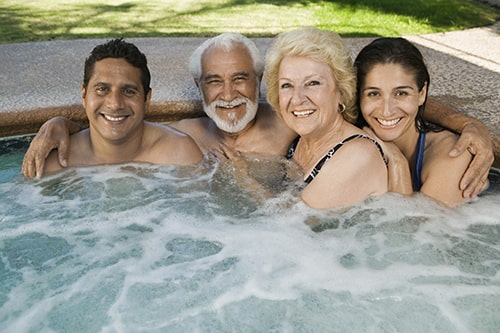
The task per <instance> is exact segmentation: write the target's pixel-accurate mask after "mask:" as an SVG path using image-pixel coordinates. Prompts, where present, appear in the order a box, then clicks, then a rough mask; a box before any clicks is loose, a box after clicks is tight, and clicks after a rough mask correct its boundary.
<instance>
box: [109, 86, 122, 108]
mask: <svg viewBox="0 0 500 333" xmlns="http://www.w3.org/2000/svg"><path fill="white" fill-rule="evenodd" d="M106 107H107V108H108V109H110V110H112V111H117V110H122V109H124V107H125V100H124V98H123V95H122V93H121V91H119V90H112V91H111V92H110V93H109V94H108V95H107V96H106Z"/></svg>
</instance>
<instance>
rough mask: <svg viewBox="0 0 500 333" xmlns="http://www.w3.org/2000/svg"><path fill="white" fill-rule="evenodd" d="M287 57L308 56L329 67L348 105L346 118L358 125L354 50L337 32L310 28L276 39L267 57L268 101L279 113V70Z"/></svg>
mask: <svg viewBox="0 0 500 333" xmlns="http://www.w3.org/2000/svg"><path fill="white" fill-rule="evenodd" d="M286 56H299V57H307V58H310V59H312V60H314V61H317V62H320V63H324V64H327V65H328V66H329V67H330V69H331V70H332V73H333V76H334V78H335V80H336V83H337V87H338V89H339V91H340V94H341V96H342V100H343V102H344V104H345V111H344V112H342V116H343V117H344V119H345V120H347V121H349V122H350V123H355V122H356V119H357V117H358V112H357V110H356V108H355V102H356V73H355V71H354V67H353V64H352V58H351V54H350V50H349V48H348V47H347V46H346V45H345V44H344V42H343V41H342V39H341V38H340V36H339V35H338V34H337V33H335V32H333V31H327V30H321V29H318V28H314V27H306V28H300V29H296V30H291V31H286V32H282V33H280V34H279V35H278V36H276V37H275V39H274V41H273V43H272V45H271V47H270V49H269V51H268V52H267V55H266V70H265V78H266V83H267V92H266V96H267V101H268V102H269V104H271V106H272V107H273V109H274V110H275V111H277V110H279V83H278V81H279V67H280V64H281V61H282V60H283V58H284V57H286ZM278 114H279V112H278Z"/></svg>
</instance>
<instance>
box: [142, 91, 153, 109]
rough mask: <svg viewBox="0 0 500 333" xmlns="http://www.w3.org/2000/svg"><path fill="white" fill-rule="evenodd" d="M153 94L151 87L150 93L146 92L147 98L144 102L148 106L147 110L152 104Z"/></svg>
mask: <svg viewBox="0 0 500 333" xmlns="http://www.w3.org/2000/svg"><path fill="white" fill-rule="evenodd" d="M152 94H153V89H149V91H148V93H147V94H146V100H145V101H144V104H145V106H146V110H148V109H149V105H150V104H151V95H152Z"/></svg>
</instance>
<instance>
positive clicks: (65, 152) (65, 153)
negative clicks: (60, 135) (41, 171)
mask: <svg viewBox="0 0 500 333" xmlns="http://www.w3.org/2000/svg"><path fill="white" fill-rule="evenodd" d="M69 146H70V142H69V141H66V140H63V141H61V142H60V144H59V147H58V149H57V157H58V159H59V164H60V165H61V166H62V167H63V168H65V167H67V166H68V158H69V148H70V147H69Z"/></svg>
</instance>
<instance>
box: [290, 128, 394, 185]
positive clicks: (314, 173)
mask: <svg viewBox="0 0 500 333" xmlns="http://www.w3.org/2000/svg"><path fill="white" fill-rule="evenodd" d="M357 138H363V139H368V140H370V141H371V142H373V143H374V144H375V145H376V146H377V148H378V150H379V151H380V154H381V155H382V158H383V159H384V162H385V163H386V164H387V161H386V160H385V156H384V152H383V151H382V147H380V145H379V143H378V142H377V141H375V140H373V139H372V138H370V137H369V136H366V135H363V134H354V135H351V136H350V137H348V138H346V139H344V140H342V141H341V142H339V143H337V145H336V146H335V147H333V148H332V149H330V150H329V151H328V153H326V155H325V156H323V158H322V159H321V160H319V162H318V163H317V164H316V166H315V167H314V168H313V169H312V171H311V173H310V174H309V176H308V177H307V178H306V179H305V182H306V183H307V184H309V183H310V182H312V180H313V179H314V177H316V176H317V175H318V173H319V171H320V170H321V168H322V167H323V164H325V162H326V161H328V160H329V159H330V158H331V157H332V156H333V154H335V153H336V152H337V151H338V150H339V149H340V148H341V147H342V146H343V145H344V143H346V142H348V141H351V140H353V139H357ZM299 140H300V136H298V137H296V138H295V140H293V142H292V144H291V145H290V148H289V149H288V153H287V154H286V158H287V159H289V160H291V159H292V157H293V154H294V153H295V148H297V144H298V143H299Z"/></svg>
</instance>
